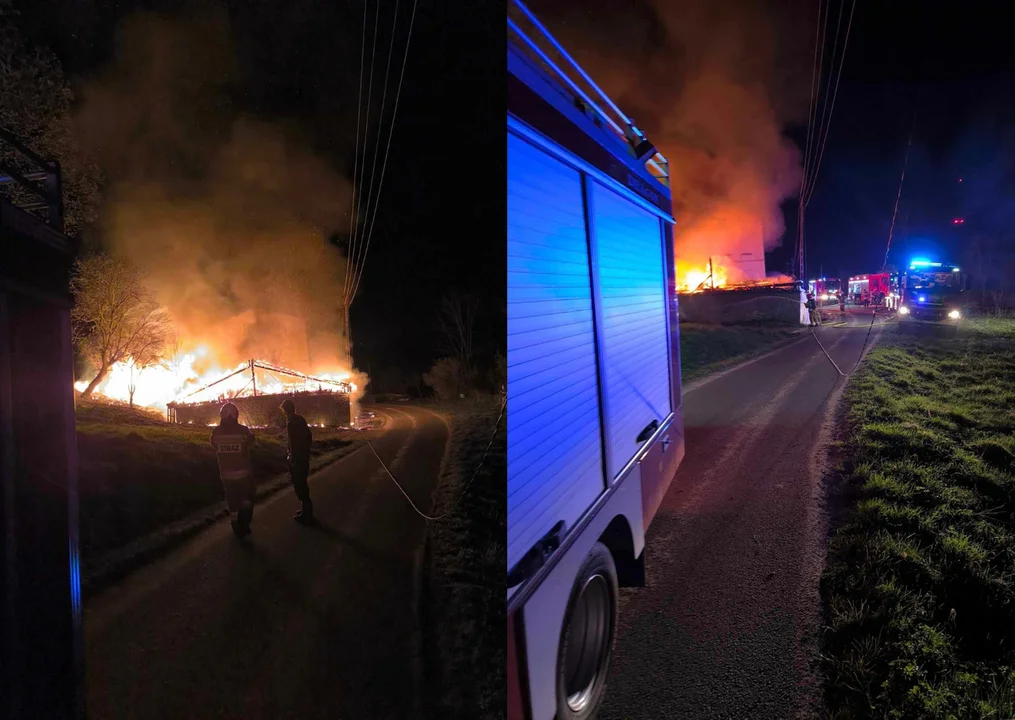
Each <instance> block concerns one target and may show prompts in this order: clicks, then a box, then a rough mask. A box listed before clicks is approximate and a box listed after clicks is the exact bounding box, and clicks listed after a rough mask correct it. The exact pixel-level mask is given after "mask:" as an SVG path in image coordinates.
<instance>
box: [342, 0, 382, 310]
mask: <svg viewBox="0 0 1015 720" xmlns="http://www.w3.org/2000/svg"><path fill="white" fill-rule="evenodd" d="M380 17H381V4H380V2H378V3H377V12H376V13H374V36H373V41H372V43H371V47H370V78H369V80H368V81H367V112H366V115H365V116H364V129H363V165H364V167H365V166H366V161H367V147H369V145H370V140H369V138H370V100H371V95H372V94H373V87H374V60H376V58H377V31H378V30H379V29H380ZM360 179H361V180H362V178H360ZM370 183H371V184H373V178H370ZM362 200H363V193H362V192H360V201H361V202H362ZM363 215H364V211H363V208H362V205H360V210H359V216H360V219H361V220H362V218H363ZM353 243H354V244H356V249H358V248H359V247H361V246H362V244H363V233H362V231H361V229H360V226H359V224H357V225H356V228H355V234H354V235H353ZM361 254H362V253H361ZM356 255H357V253H356V251H355V250H354V251H353V252H352V253H351V257H352V261H351V262H352V265H353V268H354V269H353V272H355V267H356V266H357V265H358V264H359V262H360V260H358V259H357V257H356ZM353 287H354V288H355V285H353ZM354 297H356V291H355V289H354V290H353V292H352V294H351V295H349V301H350V302H351V301H352V299H353V298H354Z"/></svg>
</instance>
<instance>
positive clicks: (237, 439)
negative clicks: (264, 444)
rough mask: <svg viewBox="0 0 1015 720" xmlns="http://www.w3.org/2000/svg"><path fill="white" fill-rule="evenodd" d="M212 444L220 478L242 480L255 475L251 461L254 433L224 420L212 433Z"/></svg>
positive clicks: (233, 421) (231, 421)
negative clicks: (216, 457)
mask: <svg viewBox="0 0 1015 720" xmlns="http://www.w3.org/2000/svg"><path fill="white" fill-rule="evenodd" d="M211 444H212V446H213V447H214V448H215V454H216V455H217V456H218V461H219V476H220V477H221V478H222V479H223V480H241V479H243V478H247V477H252V476H253V475H254V466H253V464H252V463H251V461H250V446H251V445H253V444H254V433H252V432H250V428H248V427H247V426H246V425H240V424H239V423H238V422H236V421H235V420H224V421H223V422H222V424H221V425H219V426H218V427H216V428H215V429H214V430H212V431H211Z"/></svg>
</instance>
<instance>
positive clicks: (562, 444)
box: [507, 0, 684, 720]
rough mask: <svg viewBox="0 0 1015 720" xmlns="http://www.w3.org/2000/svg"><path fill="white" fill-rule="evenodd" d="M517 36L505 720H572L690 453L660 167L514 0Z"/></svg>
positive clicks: (596, 688) (512, 71)
mask: <svg viewBox="0 0 1015 720" xmlns="http://www.w3.org/2000/svg"><path fill="white" fill-rule="evenodd" d="M508 30H509V45H508V85H507V96H508V102H507V105H508V118H507V123H508V145H507V157H508V180H507V185H508V187H507V193H508V241H507V256H508V290H507V292H508V304H507V307H508V319H507V323H508V359H507V362H508V383H507V403H508V405H507V423H508V479H507V496H508V531H507V565H508V582H507V584H508V590H507V602H508V668H507V673H508V718H510V720H522V719H525V720H554V719H556V720H576V719H578V718H590V717H593V716H594V715H595V714H596V713H597V711H598V709H599V706H600V704H601V702H602V698H603V693H604V690H605V686H606V674H607V670H608V669H609V666H610V661H611V657H612V652H613V644H614V638H615V635H616V632H617V612H618V606H619V593H618V587H621V586H638V585H643V584H644V579H645V572H644V562H645V558H644V553H643V549H644V547H645V532H646V530H647V529H648V527H649V524H650V523H651V522H652V518H653V516H654V515H655V513H656V511H657V509H658V508H659V506H660V504H661V503H662V500H663V496H664V495H665V493H666V490H667V488H668V487H669V485H670V482H671V481H672V480H673V478H674V475H675V474H676V471H677V467H678V465H679V464H680V461H681V459H682V458H683V455H684V431H683V411H682V407H681V399H682V398H681V390H680V358H679V338H678V332H679V327H678V315H677V305H676V301H673V300H672V299H674V298H676V279H675V266H674V259H673V223H674V220H673V208H672V202H671V199H670V189H669V172H668V165H667V162H666V160H665V158H663V157H662V155H660V154H659V153H658V152H656V150H655V148H654V147H653V146H652V144H651V143H650V142H649V141H648V140H647V139H646V138H645V136H644V135H642V134H641V133H640V132H639V131H638V130H637V128H636V127H635V126H634V124H633V123H632V122H631V120H630V119H629V118H628V117H627V116H626V115H624V113H622V112H621V111H620V109H619V108H618V107H617V106H616V105H615V104H614V103H613V102H612V101H611V100H610V99H609V98H608V97H607V96H606V95H605V94H604V93H603V92H602V91H601V90H599V88H598V87H597V86H596V84H595V83H594V82H593V81H592V79H591V78H590V77H589V76H588V75H587V74H586V73H585V71H584V70H582V68H581V67H579V66H578V65H577V63H575V62H574V61H573V60H572V59H571V57H570V56H569V55H568V53H567V52H566V51H565V50H564V48H563V47H561V45H560V44H559V43H558V42H557V41H556V40H555V39H554V38H553V37H552V36H551V35H550V33H549V32H548V31H547V30H546V28H545V27H543V25H541V24H540V22H539V21H538V20H537V19H536V18H535V16H533V14H532V13H531V12H530V11H529V10H528V9H527V8H526V7H525V6H524V5H523V4H522V3H521V2H519V1H518V0H512V2H511V3H510V4H509V10H508ZM668 298H670V299H671V301H668Z"/></svg>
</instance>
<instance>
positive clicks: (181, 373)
mask: <svg viewBox="0 0 1015 720" xmlns="http://www.w3.org/2000/svg"><path fill="white" fill-rule="evenodd" d="M208 355H209V352H208V348H207V347H206V346H204V345H200V346H198V347H196V348H194V349H193V351H191V352H185V353H180V354H179V355H177V356H175V357H173V358H170V359H168V360H167V361H166V362H165V363H163V364H162V365H156V366H153V367H148V368H144V369H141V370H138V369H137V368H135V367H134V364H133V359H131V358H128V359H127V360H126V361H124V362H120V363H117V364H115V365H114V366H113V367H112V368H110V370H109V373H108V374H107V375H106V377H105V378H104V379H103V381H102V382H101V383H100V384H99V385H98V386H97V387H96V389H95V391H94V392H95V394H96V395H100V396H103V397H106V398H109V399H111V400H118V401H122V402H128V401H129V400H130V395H131V386H132V385H133V388H134V404H135V405H138V406H141V407H149V408H156V409H160V410H164V409H165V408H166V406H167V405H168V404H169V403H171V402H188V403H191V402H209V401H212V400H216V399H219V398H223V397H224V398H231V397H237V396H238V395H242V394H244V393H249V392H251V391H252V390H253V386H254V379H252V378H251V374H250V373H249V372H238V371H240V370H243V369H244V368H246V367H248V363H247V362H242V363H239V364H237V365H235V366H234V367H232V368H230V369H224V368H222V367H219V366H217V365H215V364H214V363H212V364H211V365H210V366H209V367H206V368H204V369H203V370H201V371H200V372H199V371H198V370H197V369H196V367H195V366H200V365H202V364H205V365H207V364H208V362H207V357H208ZM254 372H255V378H256V383H257V392H258V393H260V394H263V395H276V394H284V393H291V392H300V391H304V392H305V391H324V392H341V391H342V389H341V388H340V387H338V386H337V385H330V384H327V383H317V382H312V381H309V380H304V379H303V378H295V377H288V376H284V375H278V374H275V373H270V372H268V371H265V370H263V369H259V368H258V369H256V370H255V371H254ZM232 373H237V374H235V375H232V377H229V375H230V374H232ZM314 375H315V376H316V377H318V378H320V379H322V380H331V381H333V382H344V383H347V384H349V386H350V387H351V390H352V392H353V393H355V392H357V391H358V387H357V385H356V383H354V382H353V373H352V372H351V371H349V370H346V369H343V368H329V369H328V370H327V371H326V372H316V373H314ZM223 378H226V379H223ZM216 380H220V382H218V383H216V384H215V385H213V386H212V387H206V386H207V385H209V384H211V383H213V382H215V381H216ZM87 386H88V381H85V380H81V381H78V382H76V383H74V387H75V388H76V389H77V390H78V391H79V392H81V391H83V390H84V389H85V388H86V387H87ZM202 388H205V389H203V390H202ZM198 390H200V392H195V391H198Z"/></svg>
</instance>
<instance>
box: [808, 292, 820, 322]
mask: <svg viewBox="0 0 1015 720" xmlns="http://www.w3.org/2000/svg"><path fill="white" fill-rule="evenodd" d="M807 314H808V316H809V318H810V321H811V322H810V327H814V326H815V325H820V324H821V321H820V315H818V303H817V301H816V300H815V299H814V293H807Z"/></svg>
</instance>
